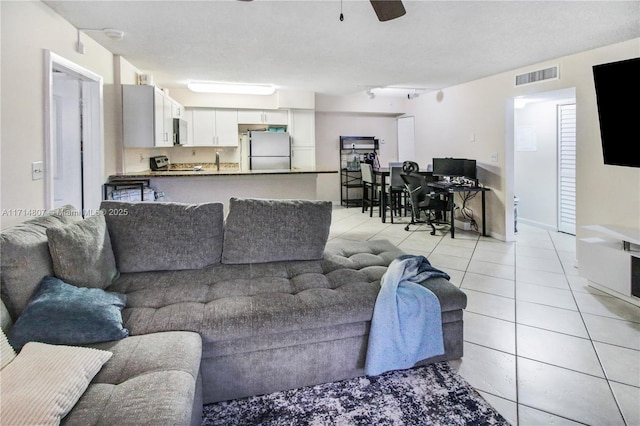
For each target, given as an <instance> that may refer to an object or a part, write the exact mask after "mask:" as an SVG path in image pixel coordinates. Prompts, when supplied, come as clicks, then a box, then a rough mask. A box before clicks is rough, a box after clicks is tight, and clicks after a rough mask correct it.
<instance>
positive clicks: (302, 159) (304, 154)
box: [291, 145, 316, 170]
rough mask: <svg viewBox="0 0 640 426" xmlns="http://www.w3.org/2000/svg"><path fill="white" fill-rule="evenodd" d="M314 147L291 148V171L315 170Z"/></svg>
mask: <svg viewBox="0 0 640 426" xmlns="http://www.w3.org/2000/svg"><path fill="white" fill-rule="evenodd" d="M315 167H316V147H315V146H293V145H292V146H291V169H293V170H315Z"/></svg>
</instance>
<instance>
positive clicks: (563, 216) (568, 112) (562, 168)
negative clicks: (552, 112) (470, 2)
mask: <svg viewBox="0 0 640 426" xmlns="http://www.w3.org/2000/svg"><path fill="white" fill-rule="evenodd" d="M558 168H559V170H558V231H560V232H565V233H567V234H571V235H575V234H576V104H565V105H558Z"/></svg>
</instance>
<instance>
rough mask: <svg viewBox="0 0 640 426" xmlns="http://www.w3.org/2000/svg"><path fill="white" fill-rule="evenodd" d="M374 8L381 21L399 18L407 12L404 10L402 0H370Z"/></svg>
mask: <svg viewBox="0 0 640 426" xmlns="http://www.w3.org/2000/svg"><path fill="white" fill-rule="evenodd" d="M370 1H371V6H373V10H375V11H376V15H378V20H380V21H383V22H384V21H390V20H392V19H396V18H399V17H401V16H403V15H404V14H405V13H407V11H406V10H404V5H403V4H402V0H370Z"/></svg>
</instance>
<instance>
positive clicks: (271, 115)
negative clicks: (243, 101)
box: [238, 109, 289, 126]
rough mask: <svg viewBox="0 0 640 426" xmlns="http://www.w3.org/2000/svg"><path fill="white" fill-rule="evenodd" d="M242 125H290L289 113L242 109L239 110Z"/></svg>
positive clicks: (274, 110) (285, 111) (279, 110)
mask: <svg viewBox="0 0 640 426" xmlns="http://www.w3.org/2000/svg"><path fill="white" fill-rule="evenodd" d="M238 123H240V124H274V125H284V126H286V125H287V124H289V111H287V110H282V109H267V110H262V109H260V110H259V109H240V110H238Z"/></svg>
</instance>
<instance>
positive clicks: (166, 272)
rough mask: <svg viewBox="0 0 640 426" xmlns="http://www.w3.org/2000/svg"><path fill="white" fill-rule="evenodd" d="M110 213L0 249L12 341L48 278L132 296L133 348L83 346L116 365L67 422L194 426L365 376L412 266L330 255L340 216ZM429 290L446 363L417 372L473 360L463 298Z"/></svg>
mask: <svg viewBox="0 0 640 426" xmlns="http://www.w3.org/2000/svg"><path fill="white" fill-rule="evenodd" d="M101 207H102V213H101V214H100V215H97V216H99V217H100V218H98V217H94V218H93V219H91V218H88V219H84V220H83V219H82V218H80V217H79V216H77V215H74V214H71V213H70V211H69V209H66V210H64V211H57V212H55V213H54V214H51V215H47V216H45V217H39V218H35V219H32V220H30V221H27V222H25V223H23V224H20V225H18V226H16V227H13V228H9V229H6V230H4V231H3V232H2V235H1V237H0V242H1V243H2V248H1V249H2V261H1V262H2V264H1V266H2V269H1V278H2V300H3V302H4V303H5V304H6V306H7V308H8V312H7V310H6V309H3V311H4V314H3V324H2V325H3V329H4V330H5V331H7V332H8V333H9V336H10V340H11V330H10V326H11V324H12V323H16V325H20V324H19V322H20V317H21V316H26V315H25V314H24V312H23V311H24V310H25V308H26V307H27V306H28V303H29V300H30V299H31V298H32V297H34V296H33V295H34V293H35V292H36V290H37V289H38V286H39V285H40V282H41V280H42V278H43V277H44V276H57V277H59V278H61V279H62V280H63V281H65V282H67V283H71V284H72V285H74V286H83V284H86V283H89V284H90V285H87V286H91V287H99V288H101V289H103V290H105V291H107V292H114V293H118V294H122V295H125V296H126V305H125V306H124V308H123V309H122V311H121V318H122V328H123V329H124V330H125V331H126V332H127V333H128V335H129V336H128V337H125V338H123V339H120V340H115V341H107V342H101V343H98V342H94V343H85V344H84V345H86V346H92V347H96V348H100V349H105V350H108V351H112V352H113V353H114V355H113V357H112V358H111V359H110V360H109V361H108V362H107V363H106V364H105V365H104V367H103V368H102V370H101V371H100V372H99V373H98V374H97V375H96V376H95V377H94V379H93V381H92V383H91V384H90V385H89V387H88V389H87V391H86V392H85V393H84V394H83V396H82V397H81V398H80V400H79V401H78V403H77V405H76V406H75V407H74V408H73V410H71V412H70V413H69V414H68V415H67V416H66V417H65V418H64V419H63V423H67V424H103V423H112V424H119V423H121V422H122V419H127V422H130V421H131V420H132V419H136V423H137V424H143V423H146V424H187V423H192V424H197V423H198V422H199V421H200V420H199V416H200V415H201V408H202V404H203V403H205V404H206V403H212V402H216V401H223V400H228V399H234V398H240V397H246V396H250V395H258V394H264V393H269V392H273V391H277V390H284V389H291V388H296V387H300V386H305V385H313V384H318V383H324V382H328V381H334V380H340V379H345V378H351V377H356V376H362V375H364V370H363V368H364V363H365V356H366V350H367V337H368V332H369V327H370V322H371V318H372V314H373V309H374V304H375V301H376V297H377V294H378V290H379V288H380V280H381V278H382V276H383V274H384V273H385V271H386V269H387V266H388V265H389V264H390V263H391V262H392V261H393V260H394V259H395V258H397V257H398V256H399V255H402V254H404V253H403V252H402V251H401V250H399V249H398V247H396V246H394V245H393V244H391V243H390V242H388V241H365V242H339V243H327V239H328V234H329V227H330V224H331V209H332V206H331V203H329V202H321V201H303V200H261V199H237V198H232V199H231V200H230V204H229V213H228V215H227V216H226V217H224V213H223V206H222V205H221V204H219V203H204V204H198V205H187V204H179V203H126V202H117V201H105V202H103V204H102V206H101ZM85 222H86V223H87V225H86V226H85V228H83V225H81V224H83V223H85ZM89 222H90V223H89ZM50 228H60V229H65V228H72V231H73V232H71V231H70V232H67V233H65V232H59V231H57V230H56V231H55V232H54V231H51V230H49V231H47V229H50ZM87 230H88V231H87ZM85 233H88V234H90V235H91V238H89V243H87V241H86V240H87V238H85V236H84V234H85ZM61 235H62V236H61ZM56 238H57V239H59V240H60V241H56ZM83 238H84V240H83ZM76 241H80V242H78V243H77V244H76V243H74V242H76ZM91 241H93V242H94V243H95V241H99V242H100V244H94V243H92V242H91ZM69 242H72V243H74V244H75V245H71V246H69V245H68V244H69ZM65 244H67V245H66V246H65ZM83 244H84V247H85V248H84V249H82V252H81V253H78V255H77V256H75V257H74V256H69V255H68V251H70V250H72V249H69V248H68V247H74V246H76V245H77V246H82V245H83ZM97 246H100V250H96V249H95V247H97ZM65 247H66V249H65ZM94 252H95V253H94ZM65 253H67V255H66V259H64V257H65ZM59 257H62V258H59ZM92 262H93V263H98V264H99V265H100V268H98V269H100V270H102V271H104V272H103V273H101V274H100V276H99V277H96V276H94V275H95V274H93V275H91V274H89V272H90V270H95V269H96V268H94V267H88V266H89V265H91V264H92ZM436 266H437V265H436ZM105 276H108V277H109V278H108V279H106V282H105V279H104V277H105ZM77 277H80V281H76V282H73V281H74V278H77ZM422 285H423V286H425V287H426V288H428V289H430V290H431V291H432V292H433V293H434V294H435V295H436V296H437V297H438V299H439V301H440V306H441V310H442V323H443V334H444V347H445V353H444V354H443V355H440V356H436V357H433V358H430V359H426V360H423V361H421V362H419V363H420V364H424V363H430V362H436V361H442V360H451V359H458V358H460V357H462V342H463V339H462V329H463V328H462V315H463V309H464V308H465V307H466V296H465V294H464V293H463V292H462V291H460V290H459V289H458V288H457V287H456V286H454V285H452V284H451V283H450V282H448V281H447V280H445V279H443V278H433V279H429V280H427V281H425V282H423V283H422Z"/></svg>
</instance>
